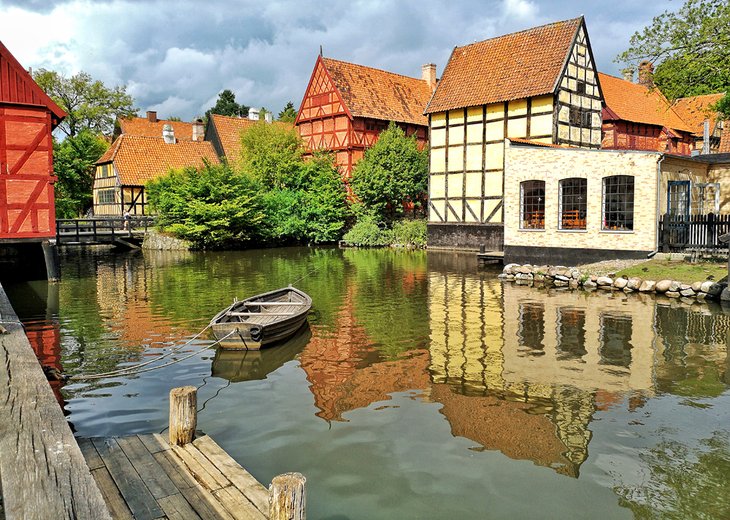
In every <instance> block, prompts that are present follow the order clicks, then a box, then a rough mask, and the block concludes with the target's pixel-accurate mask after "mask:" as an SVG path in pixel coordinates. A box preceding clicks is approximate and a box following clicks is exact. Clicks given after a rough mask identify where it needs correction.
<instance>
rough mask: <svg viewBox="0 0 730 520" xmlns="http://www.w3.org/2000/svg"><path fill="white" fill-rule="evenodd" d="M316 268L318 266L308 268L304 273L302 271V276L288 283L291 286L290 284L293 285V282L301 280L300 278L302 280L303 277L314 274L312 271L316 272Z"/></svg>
mask: <svg viewBox="0 0 730 520" xmlns="http://www.w3.org/2000/svg"><path fill="white" fill-rule="evenodd" d="M318 270H319V267H314V268H312V269H310V270H309V271H307V272H306V273H304V276H300V277H299V278H297V279H296V280H294V281H293V282H292V283H290V284H289V285H290V286H291V285H294V284H295V283H297V282H301V281H302V280H304V279H305V278H306V277H307V276H309V275H311V274H314V273H316V272H317V271H318Z"/></svg>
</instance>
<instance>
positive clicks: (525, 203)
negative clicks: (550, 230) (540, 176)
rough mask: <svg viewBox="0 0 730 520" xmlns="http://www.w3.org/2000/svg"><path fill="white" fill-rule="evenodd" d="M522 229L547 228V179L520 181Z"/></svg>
mask: <svg viewBox="0 0 730 520" xmlns="http://www.w3.org/2000/svg"><path fill="white" fill-rule="evenodd" d="M520 229H545V181H523V182H521V183H520Z"/></svg>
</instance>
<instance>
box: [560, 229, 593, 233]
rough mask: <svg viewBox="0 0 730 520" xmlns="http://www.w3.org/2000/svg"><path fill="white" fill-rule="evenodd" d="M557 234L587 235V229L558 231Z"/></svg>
mask: <svg viewBox="0 0 730 520" xmlns="http://www.w3.org/2000/svg"><path fill="white" fill-rule="evenodd" d="M557 231H558V232H559V233H588V230H587V229H558V230H557Z"/></svg>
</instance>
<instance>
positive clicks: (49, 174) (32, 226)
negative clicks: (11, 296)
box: [0, 42, 66, 263]
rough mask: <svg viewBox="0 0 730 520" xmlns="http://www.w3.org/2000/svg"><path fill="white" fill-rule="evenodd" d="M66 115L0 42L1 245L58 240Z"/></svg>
mask: <svg viewBox="0 0 730 520" xmlns="http://www.w3.org/2000/svg"><path fill="white" fill-rule="evenodd" d="M65 116H66V114H65V113H64V111H63V110H61V108H60V107H59V106H58V105H57V104H56V103H54V102H53V100H51V98H49V97H48V96H47V95H46V94H45V93H44V92H43V90H41V88H40V87H39V86H38V85H37V84H36V82H35V81H33V78H32V77H31V75H30V73H29V72H28V71H26V70H25V69H24V68H23V67H22V66H21V65H20V63H18V61H17V60H16V59H15V57H14V56H13V55H12V54H10V51H8V49H7V48H6V47H5V46H4V45H3V44H2V42H0V246H4V245H8V244H36V246H37V244H45V245H46V246H47V245H49V242H48V241H49V240H52V239H54V238H55V236H56V220H55V218H56V217H55V200H54V196H53V184H54V182H55V180H56V177H55V176H54V175H53V140H52V138H51V132H52V131H53V129H54V128H56V126H58V124H59V123H60V122H61V120H62V119H63V118H64V117H65ZM10 250H11V252H8V249H7V248H6V250H5V252H4V253H3V255H2V257H8V256H11V257H12V256H18V255H22V254H25V250H24V249H23V248H22V247H21V248H18V247H17V246H14V247H12V248H10ZM44 250H46V248H45V247H44ZM18 251H23V252H22V253H19V252H18ZM47 254H48V253H47ZM2 260H3V258H0V261H2ZM16 260H17V259H16ZM25 261H26V260H25V259H24V260H22V261H21V262H25ZM16 263H18V262H17V261H16Z"/></svg>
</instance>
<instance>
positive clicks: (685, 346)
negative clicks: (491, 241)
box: [429, 272, 730, 475]
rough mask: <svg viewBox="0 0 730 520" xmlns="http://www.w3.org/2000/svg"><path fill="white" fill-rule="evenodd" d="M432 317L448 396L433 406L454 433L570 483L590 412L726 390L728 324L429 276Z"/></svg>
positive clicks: (641, 300)
mask: <svg viewBox="0 0 730 520" xmlns="http://www.w3.org/2000/svg"><path fill="white" fill-rule="evenodd" d="M429 308H430V320H431V347H430V349H431V367H430V371H431V376H432V381H433V382H434V383H447V384H448V386H449V388H450V389H451V391H450V392H451V393H449V392H446V391H445V390H444V389H442V388H439V389H437V388H438V387H439V385H438V384H437V385H434V390H433V391H432V396H433V397H434V398H435V399H436V400H437V401H440V402H442V403H444V408H443V413H444V415H445V416H446V417H447V419H448V420H449V423H450V424H451V426H452V431H453V433H454V434H455V435H462V436H465V437H468V438H470V439H472V440H475V441H476V442H479V443H480V444H482V445H483V446H484V447H485V448H488V449H499V450H500V451H502V452H503V453H504V454H505V455H508V456H510V457H514V458H520V459H522V458H524V459H528V460H533V461H534V462H536V463H537V464H541V465H547V466H551V467H556V468H559V469H558V471H560V472H563V473H566V474H569V475H577V473H578V468H579V467H580V464H581V463H582V462H583V461H584V460H585V459H586V458H587V456H588V444H589V442H590V439H591V432H590V430H589V427H588V425H589V423H590V422H591V420H592V416H593V413H594V412H595V411H596V410H597V409H604V408H606V407H610V406H615V405H617V404H618V403H621V402H622V401H623V400H624V399H625V396H626V394H627V393H628V394H629V395H630V399H629V400H628V404H627V406H628V407H629V409H634V408H635V407H637V406H641V403H642V402H643V399H645V398H646V397H648V396H650V395H652V394H653V393H655V392H657V391H666V390H668V389H665V388H662V385H663V384H665V383H663V381H676V380H677V379H678V378H679V379H685V380H687V381H689V383H688V385H685V386H688V387H689V388H695V386H693V385H694V383H693V382H692V381H693V380H694V379H701V378H704V381H703V384H702V385H697V386H699V387H701V388H702V389H703V391H705V392H707V391H708V390H706V389H707V388H708V383H711V382H713V381H716V380H717V379H718V378H725V380H726V379H728V356H727V346H726V340H725V338H726V335H727V332H728V330H730V316H728V315H726V314H717V313H714V314H713V313H711V312H710V311H709V310H708V309H707V308H703V307H698V306H695V307H693V308H692V310H690V309H687V308H686V307H679V306H678V303H677V302H673V303H665V302H661V301H657V300H655V299H654V298H645V297H643V295H625V294H623V293H604V292H599V293H597V294H586V293H585V292H579V291H555V290H551V291H544V290H538V289H534V288H529V287H521V286H516V285H512V284H505V285H501V284H499V283H498V282H496V281H492V280H479V279H477V278H473V277H472V278H470V277H468V276H464V275H463V274H458V275H457V274H449V273H444V272H432V273H431V275H430V279H429ZM702 309H704V310H702ZM502 316H504V318H502ZM693 356H694V357H695V359H701V361H695V362H693V361H692V357H693ZM678 370H679V371H683V373H682V374H679V377H678V374H677V371H678ZM665 374H666V375H667V376H671V377H664V375H665ZM666 384H670V383H666ZM721 388H725V387H724V386H721V385H716V390H715V391H720V389H721ZM669 390H674V388H671V389H669ZM678 391H684V392H687V391H688V390H687V388H685V387H682V388H681V389H680V390H678ZM452 394H461V395H459V396H456V395H452ZM525 414H529V415H531V416H532V417H529V418H528V417H526V416H525ZM535 416H538V417H539V418H535ZM538 446H539V447H540V448H537V447H538ZM566 461H567V462H566Z"/></svg>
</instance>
